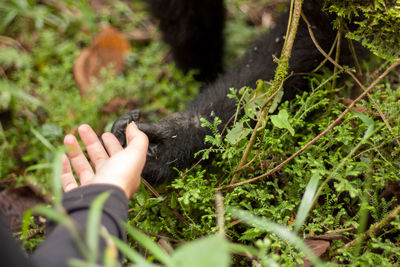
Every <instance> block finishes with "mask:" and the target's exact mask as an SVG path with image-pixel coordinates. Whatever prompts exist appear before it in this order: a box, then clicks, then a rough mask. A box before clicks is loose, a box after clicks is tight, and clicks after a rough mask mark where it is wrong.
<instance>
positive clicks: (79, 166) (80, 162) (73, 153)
mask: <svg viewBox="0 0 400 267" xmlns="http://www.w3.org/2000/svg"><path fill="white" fill-rule="evenodd" d="M64 145H65V147H66V149H67V154H68V156H69V158H70V160H71V164H72V168H73V169H74V170H75V172H76V175H77V176H78V179H79V181H80V182H81V184H82V185H84V184H86V183H88V182H89V181H90V180H91V179H92V178H93V176H94V172H93V169H92V166H90V164H89V162H88V160H87V159H86V157H85V155H84V154H83V152H82V149H81V147H80V146H79V143H78V140H76V138H75V136H73V135H71V134H68V135H66V136H65V138H64Z"/></svg>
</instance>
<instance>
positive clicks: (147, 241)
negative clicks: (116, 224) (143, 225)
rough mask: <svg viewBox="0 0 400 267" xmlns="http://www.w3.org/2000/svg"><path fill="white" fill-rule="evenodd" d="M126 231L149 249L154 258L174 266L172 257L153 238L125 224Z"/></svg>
mask: <svg viewBox="0 0 400 267" xmlns="http://www.w3.org/2000/svg"><path fill="white" fill-rule="evenodd" d="M125 227H126V230H127V231H128V233H129V234H130V235H131V236H132V237H133V238H134V239H136V240H137V241H138V242H139V243H140V244H141V245H142V246H143V247H145V248H147V249H148V250H149V251H150V253H152V254H153V256H154V257H155V258H156V259H158V260H159V261H160V262H162V263H163V264H165V265H168V266H173V264H172V263H173V262H172V259H171V257H170V256H169V255H168V254H167V253H166V252H165V251H164V250H162V249H161V248H160V247H159V246H158V245H157V243H156V242H154V241H153V240H152V239H151V238H149V237H148V236H147V235H145V234H144V233H142V232H140V231H139V230H137V229H135V228H133V227H132V226H130V225H129V224H125Z"/></svg>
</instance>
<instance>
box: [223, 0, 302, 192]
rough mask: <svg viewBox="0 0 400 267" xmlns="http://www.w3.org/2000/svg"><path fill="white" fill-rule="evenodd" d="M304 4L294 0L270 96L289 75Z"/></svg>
mask: <svg viewBox="0 0 400 267" xmlns="http://www.w3.org/2000/svg"><path fill="white" fill-rule="evenodd" d="M293 1H294V2H293ZM302 4H303V0H292V6H293V12H292V10H291V15H290V16H289V23H288V31H287V33H286V38H285V43H284V45H283V49H282V53H281V57H280V59H279V63H278V67H277V68H276V71H275V76H274V81H273V83H272V86H271V88H270V89H269V93H268V96H271V95H273V94H276V93H277V92H278V91H279V90H280V89H281V88H282V85H283V82H284V81H285V78H286V76H287V75H288V69H289V59H290V56H291V54H292V48H293V44H294V40H295V38H296V33H297V27H298V25H299V20H300V15H301V7H302ZM292 13H293V14H292ZM267 99H269V97H267ZM269 106H270V105H268V103H267V101H266V103H265V104H264V105H263V107H264V108H263V109H262V111H261V115H260V116H259V119H258V121H257V124H256V126H255V127H254V130H253V132H252V135H251V137H250V140H249V142H248V144H247V147H246V149H245V151H244V153H243V156H242V158H241V160H240V162H239V165H238V166H237V169H241V168H242V167H243V166H244V165H245V164H246V162H247V159H248V157H249V155H250V152H251V150H252V149H253V146H254V143H255V141H256V139H257V135H258V130H259V129H261V128H262V125H263V122H264V121H266V120H267V115H268V110H269ZM239 175H240V173H239V172H236V173H235V174H234V175H233V177H232V180H231V182H230V184H234V183H235V182H236V181H237V179H238V178H239Z"/></svg>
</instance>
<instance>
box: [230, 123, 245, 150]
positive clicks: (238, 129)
mask: <svg viewBox="0 0 400 267" xmlns="http://www.w3.org/2000/svg"><path fill="white" fill-rule="evenodd" d="M249 133H251V130H250V129H245V128H244V127H243V122H238V123H236V124H235V126H233V128H232V129H231V130H229V131H228V134H227V135H226V139H227V140H228V142H229V143H230V144H231V145H236V144H237V143H238V142H239V141H240V140H242V139H243V138H245V137H246V136H247V135H248V134H249Z"/></svg>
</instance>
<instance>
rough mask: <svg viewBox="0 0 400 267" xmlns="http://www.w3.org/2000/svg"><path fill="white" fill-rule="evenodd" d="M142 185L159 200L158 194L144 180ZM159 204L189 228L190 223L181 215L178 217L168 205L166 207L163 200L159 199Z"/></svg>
mask: <svg viewBox="0 0 400 267" xmlns="http://www.w3.org/2000/svg"><path fill="white" fill-rule="evenodd" d="M141 181H142V183H143V185H144V186H145V187H146V188H147V189H148V190H149V191H150V192H151V193H152V194H153V195H154V196H155V197H157V198H160V196H161V195H160V194H159V193H158V192H157V191H156V190H155V189H154V188H153V187H152V186H151V185H150V184H149V183H148V182H147V181H146V180H145V179H143V178H142V179H141ZM160 200H161V203H162V204H163V205H164V206H165V207H167V208H168V209H169V210H170V211H171V212H172V213H173V214H174V215H175V216H176V217H177V218H178V219H179V220H181V221H182V222H183V223H184V224H185V225H186V226H189V225H190V223H189V222H188V221H187V220H186V219H185V218H183V216H182V215H180V214H179V213H178V212H177V211H176V210H174V209H173V208H171V207H170V206H169V205H167V203H165V199H163V198H160Z"/></svg>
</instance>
